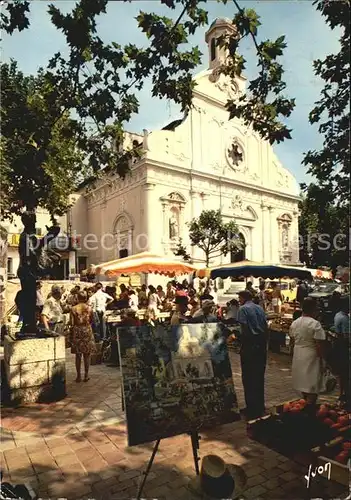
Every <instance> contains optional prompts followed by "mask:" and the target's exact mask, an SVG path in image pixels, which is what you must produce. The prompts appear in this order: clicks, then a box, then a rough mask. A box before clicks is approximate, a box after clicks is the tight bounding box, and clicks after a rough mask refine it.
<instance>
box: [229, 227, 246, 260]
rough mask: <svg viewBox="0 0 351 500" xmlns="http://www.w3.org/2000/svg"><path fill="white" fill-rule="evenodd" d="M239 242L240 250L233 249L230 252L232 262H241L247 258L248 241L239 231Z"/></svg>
mask: <svg viewBox="0 0 351 500" xmlns="http://www.w3.org/2000/svg"><path fill="white" fill-rule="evenodd" d="M238 236H239V243H240V249H238V250H232V251H231V252H230V262H231V263H234V262H240V261H242V260H245V258H246V250H245V248H246V241H245V238H244V236H243V234H242V233H239V235H238Z"/></svg>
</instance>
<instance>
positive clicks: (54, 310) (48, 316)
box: [41, 285, 64, 334]
mask: <svg viewBox="0 0 351 500" xmlns="http://www.w3.org/2000/svg"><path fill="white" fill-rule="evenodd" d="M61 297H62V292H61V288H60V287H59V286H57V285H53V286H52V288H51V294H50V297H49V298H48V299H46V301H45V302H44V306H43V310H42V313H41V321H42V323H43V325H44V327H45V329H46V330H51V331H53V332H56V333H60V334H61V333H62V332H63V326H64V324H63V321H64V315H63V310H62V306H61Z"/></svg>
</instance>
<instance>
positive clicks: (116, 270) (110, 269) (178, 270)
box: [96, 252, 196, 277]
mask: <svg viewBox="0 0 351 500" xmlns="http://www.w3.org/2000/svg"><path fill="white" fill-rule="evenodd" d="M195 270H196V268H195V267H194V266H192V265H191V264H188V263H186V262H182V261H179V260H176V259H172V258H168V257H166V256H161V255H156V254H152V253H149V252H143V253H139V254H136V255H131V256H129V257H125V258H124V259H117V260H114V261H110V262H106V263H104V264H100V265H99V266H97V268H96V274H97V275H105V276H108V277H113V276H119V275H121V274H125V275H128V274H133V273H147V274H148V273H153V274H161V275H164V276H169V277H174V276H181V275H184V274H190V273H193V272H194V271H195Z"/></svg>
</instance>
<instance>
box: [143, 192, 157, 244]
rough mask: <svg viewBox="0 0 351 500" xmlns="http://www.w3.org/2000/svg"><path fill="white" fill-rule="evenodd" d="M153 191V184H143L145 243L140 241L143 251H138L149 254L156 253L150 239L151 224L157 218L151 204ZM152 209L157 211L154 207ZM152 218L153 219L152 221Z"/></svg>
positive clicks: (152, 202) (151, 233)
mask: <svg viewBox="0 0 351 500" xmlns="http://www.w3.org/2000/svg"><path fill="white" fill-rule="evenodd" d="M154 189H155V184H150V183H147V184H144V186H143V209H144V214H143V217H144V221H143V229H144V232H145V234H146V236H147V241H145V242H144V240H145V238H143V239H142V240H141V241H140V245H142V246H145V248H144V249H141V250H140V251H145V252H147V251H149V252H156V251H157V249H156V248H154V246H155V242H154V241H153V239H152V236H153V231H152V224H155V223H156V221H155V217H156V216H157V212H155V210H153V209H152V208H153V204H154V198H155V195H154V194H153V192H154ZM154 209H156V210H157V208H156V207H154ZM153 217H154V219H153ZM140 238H141V236H140Z"/></svg>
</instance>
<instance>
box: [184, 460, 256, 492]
mask: <svg viewBox="0 0 351 500" xmlns="http://www.w3.org/2000/svg"><path fill="white" fill-rule="evenodd" d="M246 482H247V477H246V474H245V472H244V470H243V469H242V468H241V467H239V466H238V465H234V464H227V463H225V462H224V460H223V459H222V458H221V457H218V456H217V455H206V456H205V457H204V458H203V460H202V464H201V471H200V476H197V477H196V478H194V479H193V480H192V481H191V482H190V483H189V490H190V491H191V492H192V493H195V494H196V495H197V496H199V497H200V498H202V499H204V500H214V499H216V498H218V499H222V498H226V499H233V500H234V499H238V500H239V498H240V495H241V494H242V492H243V490H244V488H245V486H246Z"/></svg>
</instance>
